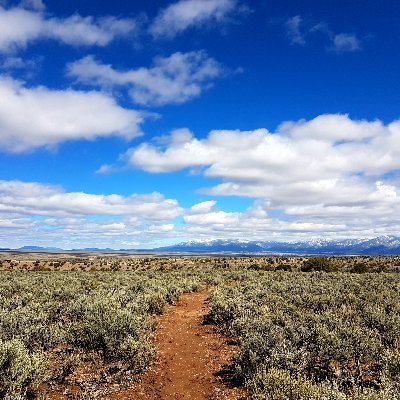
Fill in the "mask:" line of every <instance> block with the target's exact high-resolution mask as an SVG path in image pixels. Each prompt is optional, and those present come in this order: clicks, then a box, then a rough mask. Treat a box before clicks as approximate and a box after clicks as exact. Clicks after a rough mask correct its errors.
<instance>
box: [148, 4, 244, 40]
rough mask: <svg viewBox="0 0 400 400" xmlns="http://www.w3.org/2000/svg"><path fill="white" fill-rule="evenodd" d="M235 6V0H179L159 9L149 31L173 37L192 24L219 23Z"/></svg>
mask: <svg viewBox="0 0 400 400" xmlns="http://www.w3.org/2000/svg"><path fill="white" fill-rule="evenodd" d="M236 8H237V2H236V0H180V1H178V2H176V3H173V4H171V5H169V6H167V7H166V8H165V9H163V10H161V12H160V13H159V14H158V15H157V17H156V18H155V19H154V21H153V23H152V24H151V26H150V29H149V31H150V33H151V34H152V35H153V36H154V37H157V38H173V37H174V36H176V35H178V34H179V33H182V32H183V31H185V30H186V29H188V28H191V27H194V26H202V25H204V24H206V23H221V22H222V21H224V20H225V19H226V18H227V16H228V15H229V14H230V13H232V12H233V11H234V10H235V9H236Z"/></svg>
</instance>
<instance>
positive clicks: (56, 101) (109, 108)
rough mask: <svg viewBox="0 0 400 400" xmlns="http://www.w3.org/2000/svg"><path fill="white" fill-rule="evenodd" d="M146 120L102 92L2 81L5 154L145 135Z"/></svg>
mask: <svg viewBox="0 0 400 400" xmlns="http://www.w3.org/2000/svg"><path fill="white" fill-rule="evenodd" d="M142 120H143V116H142V115H141V114H140V113H139V112H137V111H134V110H128V109H124V108H122V107H120V106H118V105H117V104H116V102H115V100H114V99H113V98H112V97H110V96H108V95H106V94H103V93H100V92H95V91H91V92H83V91H76V90H71V89H67V90H50V89H47V88H45V87H42V86H38V87H33V88H28V87H25V86H24V85H23V84H22V83H21V82H19V81H15V80H13V79H11V78H7V77H5V76H0V149H2V150H5V151H9V152H14V153H19V152H24V151H28V150H31V149H35V148H37V147H41V146H54V145H57V144H58V143H61V142H63V141H67V140H81V139H85V140H93V139H96V138H97V137H107V136H111V135H118V136H121V137H123V138H126V139H130V138H133V137H135V136H138V135H139V134H140V130H139V125H140V123H141V122H142Z"/></svg>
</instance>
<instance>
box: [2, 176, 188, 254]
mask: <svg viewBox="0 0 400 400" xmlns="http://www.w3.org/2000/svg"><path fill="white" fill-rule="evenodd" d="M182 213H183V210H182V209H181V207H180V206H179V204H178V202H177V201H176V200H174V199H168V198H165V197H164V196H162V195H161V194H159V193H150V194H132V195H130V196H121V195H117V194H111V195H101V194H89V193H83V192H65V191H64V190H63V189H62V188H61V187H58V186H52V185H44V184H41V183H35V182H21V181H0V246H4V247H8V246H16V247H18V246H22V245H26V244H32V243H33V244H37V245H44V246H58V247H65V248H73V247H85V246H89V247H93V246H95V247H109V246H113V247H115V248H120V247H121V246H124V245H125V246H126V247H132V246H133V244H135V243H141V246H142V247H146V246H150V245H151V244H152V243H153V241H154V240H159V239H160V238H164V237H168V236H172V237H174V236H175V235H176V233H175V232H174V230H175V226H174V224H173V223H172V222H171V221H173V220H174V219H175V218H176V217H177V216H179V215H181V214H182Z"/></svg>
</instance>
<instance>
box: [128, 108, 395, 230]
mask: <svg viewBox="0 0 400 400" xmlns="http://www.w3.org/2000/svg"><path fill="white" fill-rule="evenodd" d="M399 149H400V121H394V122H392V123H390V124H387V125H385V124H383V123H382V122H381V121H365V120H360V121H359V120H352V119H350V118H349V117H348V116H346V115H321V116H319V117H317V118H314V119H312V120H310V121H305V120H301V121H298V122H286V123H283V124H281V125H280V126H279V128H278V129H277V131H276V132H273V133H272V132H269V131H268V130H266V129H258V130H255V131H244V132H241V131H212V132H210V134H209V136H208V137H207V138H205V139H197V138H195V137H192V136H186V137H185V139H184V140H181V141H174V140H171V141H170V143H169V144H168V145H167V146H165V145H163V146H162V147H159V146H156V145H154V144H149V143H143V144H141V145H140V146H138V147H136V148H133V149H131V150H130V151H129V152H128V153H127V155H126V157H127V160H128V163H129V164H130V165H131V166H132V167H136V168H141V169H143V170H145V171H148V172H152V173H167V172H173V171H178V170H181V169H185V168H193V167H200V168H202V171H203V175H204V176H205V177H208V178H213V179H220V180H221V181H222V182H221V183H220V184H217V185H215V186H213V187H208V188H203V189H201V192H202V193H205V194H208V195H211V196H240V197H250V198H253V199H257V201H258V202H259V203H258V204H259V207H261V208H262V210H264V212H265V213H266V214H268V213H270V212H272V215H274V214H273V213H276V212H278V213H279V215H280V216H279V217H275V218H272V217H268V218H267V217H266V218H267V222H268V224H269V225H268V226H270V228H268V229H277V230H280V231H281V232H284V231H285V230H286V231H287V232H289V231H293V232H295V231H297V230H299V231H304V232H306V231H307V229H308V230H309V231H310V232H312V231H313V230H314V229H316V231H318V232H322V233H323V232H325V234H326V233H327V232H330V234H333V233H332V232H340V231H342V232H344V231H346V230H347V231H348V232H350V233H349V234H351V232H356V231H357V232H358V233H359V231H360V229H361V230H362V229H363V230H364V233H365V232H366V231H370V232H369V234H373V232H375V233H378V234H382V232H389V233H390V232H393V230H394V227H398V225H399V224H400V187H399V184H398V182H397V181H396V180H395V178H392V179H390V178H389V177H390V176H391V175H393V174H394V173H395V172H396V171H398V170H400V150H399ZM260 204H261V206H260ZM214 206H215V203H214V202H213V201H210V202H205V203H200V204H199V205H196V206H194V207H192V209H191V210H190V211H188V213H187V214H186V215H185V222H186V223H187V224H189V225H191V226H192V227H193V226H204V225H205V226H211V225H213V226H217V225H218V226H219V225H221V224H222V225H224V226H225V228H227V227H229V226H231V227H232V229H233V230H234V231H235V232H240V229H241V228H240V226H242V225H243V224H245V218H249V216H248V215H247V214H246V215H242V214H237V213H233V214H232V213H225V212H224V211H216V210H215V209H214ZM196 210H197V211H196ZM258 211H260V208H259V209H258ZM257 218H260V217H259V216H258V217H257ZM257 218H256V219H257ZM261 219H262V220H265V218H261ZM250 220H251V218H250ZM264 222H265V221H264ZM267 222H265V223H267ZM235 227H236V228H235ZM335 227H336V228H335ZM371 227H373V228H371ZM264 228H265V226H264ZM264 228H262V229H264ZM278 228H279V229H278ZM219 229H222V228H219ZM254 229H255V234H259V233H260V232H258V231H257V225H255V228H254ZM260 229H261V228H260ZM265 229H266V228H265ZM257 232H258V233H257ZM322 233H321V234H322Z"/></svg>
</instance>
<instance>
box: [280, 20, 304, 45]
mask: <svg viewBox="0 0 400 400" xmlns="http://www.w3.org/2000/svg"><path fill="white" fill-rule="evenodd" d="M302 22H303V19H302V18H301V16H300V15H296V16H294V17H291V18H289V19H288V20H287V21H286V23H285V25H286V29H287V32H286V33H287V36H288V38H289V40H290V42H291V43H292V44H305V43H306V40H305V34H304V33H303V32H302V29H301V28H302V27H301V25H302Z"/></svg>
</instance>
